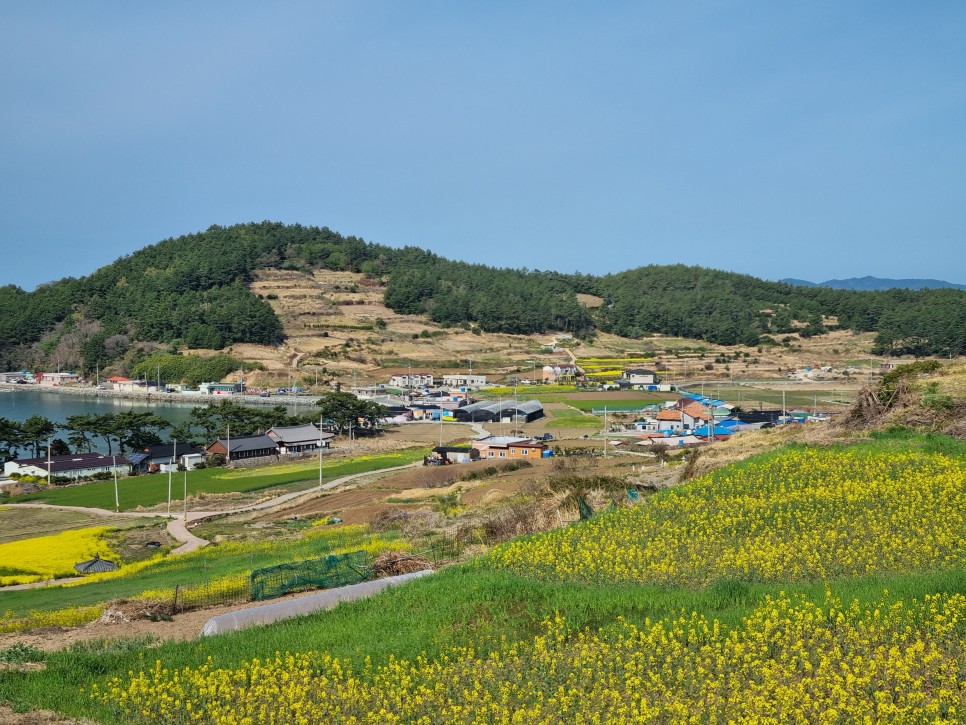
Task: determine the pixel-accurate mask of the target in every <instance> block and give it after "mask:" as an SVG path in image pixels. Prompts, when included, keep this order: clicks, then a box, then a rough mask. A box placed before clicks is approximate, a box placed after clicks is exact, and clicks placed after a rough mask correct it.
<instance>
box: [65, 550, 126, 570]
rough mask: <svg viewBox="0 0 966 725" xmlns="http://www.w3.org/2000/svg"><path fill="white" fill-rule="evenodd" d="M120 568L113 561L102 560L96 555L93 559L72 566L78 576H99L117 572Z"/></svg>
mask: <svg viewBox="0 0 966 725" xmlns="http://www.w3.org/2000/svg"><path fill="white" fill-rule="evenodd" d="M120 568H121V567H119V566H118V565H117V564H115V563H114V562H113V561H108V560H107V559H102V558H101V557H100V555H98V554H95V555H94V558H93V559H88V560H87V561H82V562H80V563H78V564H74V569H75V570H76V571H77V572H78V573H79V574H101V573H103V572H105V571H117V570H118V569H120Z"/></svg>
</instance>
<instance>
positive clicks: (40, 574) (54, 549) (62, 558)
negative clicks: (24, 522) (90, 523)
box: [0, 526, 114, 586]
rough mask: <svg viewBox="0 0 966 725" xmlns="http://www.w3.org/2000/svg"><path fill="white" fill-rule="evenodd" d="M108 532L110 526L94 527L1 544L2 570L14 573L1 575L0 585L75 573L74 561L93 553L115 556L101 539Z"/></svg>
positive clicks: (102, 556)
mask: <svg viewBox="0 0 966 725" xmlns="http://www.w3.org/2000/svg"><path fill="white" fill-rule="evenodd" d="M109 531H113V529H112V528H110V527H107V526H97V527H92V528H87V529H72V530H69V531H62V532H60V533H59V534H51V535H50V536H35V537H33V538H30V539H19V540H17V541H9V542H7V543H5V544H0V562H2V568H3V570H4V571H14V572H16V573H13V574H8V575H5V576H3V577H0V584H2V585H4V586H6V585H8V584H26V583H28V582H32V581H42V580H44V579H56V578H58V577H69V576H77V572H76V571H75V570H74V564H77V563H78V562H81V561H84V560H86V559H92V558H93V557H94V555H95V554H100V556H101V558H104V559H107V558H111V557H112V556H114V552H112V551H111V549H110V547H109V546H108V545H107V543H106V542H105V541H104V534H106V533H107V532H109Z"/></svg>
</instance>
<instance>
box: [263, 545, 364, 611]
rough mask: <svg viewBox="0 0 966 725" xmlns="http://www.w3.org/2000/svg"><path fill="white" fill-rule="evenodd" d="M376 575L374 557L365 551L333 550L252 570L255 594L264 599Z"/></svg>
mask: <svg viewBox="0 0 966 725" xmlns="http://www.w3.org/2000/svg"><path fill="white" fill-rule="evenodd" d="M370 576H372V564H371V558H370V556H369V554H368V553H366V552H365V551H350V552H349V553H347V554H330V555H329V556H323V557H321V558H319V559H304V560H303V561H296V562H292V563H289V564H279V565H278V566H270V567H266V568H264V569H256V570H255V571H253V572H252V573H251V576H250V578H249V579H250V582H251V588H250V589H251V598H252V601H256V602H260V601H263V600H265V599H274V598H275V597H280V596H282V595H283V594H289V593H291V592H299V591H304V590H306V589H334V588H335V587H344V586H347V585H349V584H357V583H358V582H361V581H363V580H365V579H368V578H369V577H370Z"/></svg>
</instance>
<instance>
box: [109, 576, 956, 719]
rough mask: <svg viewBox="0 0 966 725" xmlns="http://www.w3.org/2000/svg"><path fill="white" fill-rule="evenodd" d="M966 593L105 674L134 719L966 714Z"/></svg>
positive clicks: (551, 625) (790, 602)
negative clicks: (412, 652) (363, 655)
mask: <svg viewBox="0 0 966 725" xmlns="http://www.w3.org/2000/svg"><path fill="white" fill-rule="evenodd" d="M964 622H966V598H964V597H963V596H962V595H959V594H956V595H952V596H940V595H934V596H930V597H928V598H927V599H926V600H925V601H922V602H915V601H914V602H912V603H911V604H909V605H906V604H903V603H901V602H890V601H888V600H883V601H882V602H879V603H878V604H875V605H873V606H868V607H861V606H860V605H859V604H858V603H857V602H853V603H852V604H851V605H849V606H845V605H843V603H842V602H841V601H839V600H837V599H835V598H834V597H832V596H830V595H826V600H825V602H824V603H822V604H816V603H813V602H810V601H807V600H804V599H792V598H790V597H787V596H785V595H781V596H779V597H777V598H768V599H766V600H765V601H764V602H763V603H762V604H761V605H760V606H759V607H758V608H757V609H756V610H755V611H754V612H752V613H751V614H750V615H749V616H748V617H747V618H746V619H745V620H744V621H743V622H742V623H741V625H740V626H738V627H737V628H735V629H734V630H731V631H729V630H728V628H727V627H725V626H724V625H722V624H721V623H720V622H718V621H717V620H710V621H709V620H708V619H706V618H705V617H703V616H701V615H698V614H694V613H692V614H681V615H680V616H678V617H675V618H670V619H667V620H661V621H657V622H652V621H650V620H648V621H646V622H645V623H644V624H643V625H642V626H635V625H633V624H631V623H628V622H626V621H623V620H619V621H617V622H616V623H615V624H613V625H611V626H608V627H606V628H604V629H601V630H599V631H590V630H585V631H582V632H576V633H570V632H568V630H567V627H566V623H565V622H564V621H563V620H562V619H561V618H559V617H556V618H554V619H553V620H549V621H547V622H545V631H544V633H543V634H541V635H540V636H538V637H535V638H534V639H533V640H532V641H528V642H521V643H510V642H506V641H504V642H503V643H502V644H501V645H500V646H499V647H498V648H497V649H496V651H494V652H491V653H489V654H486V655H482V654H478V653H476V652H474V651H473V650H471V649H454V650H451V651H449V652H447V653H444V654H442V655H440V656H438V657H437V658H435V659H430V658H427V657H425V656H421V657H418V658H416V660H415V661H412V662H409V661H400V660H394V659H393V660H390V661H389V662H388V663H387V664H385V665H382V666H378V667H377V666H374V665H373V664H372V663H370V662H368V661H367V663H366V665H365V666H364V667H363V668H362V670H361V671H360V672H358V673H356V672H354V671H353V669H352V667H351V665H350V664H349V663H348V662H346V661H342V660H339V659H337V658H333V657H331V656H329V655H326V654H320V653H306V654H289V653H285V654H280V653H276V654H275V656H274V657H273V658H269V659H267V660H265V661H262V660H259V659H255V660H252V661H251V662H248V663H247V664H245V665H243V666H242V667H240V668H238V669H219V668H215V667H213V665H212V663H211V661H210V660H209V661H208V663H207V664H204V665H202V666H200V667H198V668H191V667H186V668H183V669H178V670H169V669H167V668H165V667H164V666H163V664H162V663H161V662H160V661H159V662H157V663H156V664H155V666H154V667H153V668H152V669H150V670H149V671H147V672H140V673H138V674H134V673H130V675H129V677H128V678H126V679H123V680H122V679H119V678H115V679H114V680H112V681H110V682H108V683H106V684H105V685H104V686H103V687H98V686H95V687H94V688H92V692H91V697H92V698H93V699H95V700H98V701H101V702H103V703H106V704H109V705H111V706H113V707H115V708H117V711H118V714H119V716H120V717H121V719H123V720H124V721H126V722H165V723H178V722H185V723H188V722H191V723H209V724H211V725H255V723H293V724H296V725H309V724H311V723H323V722H340V723H357V724H361V723H380V725H382V724H387V723H388V724H391V723H401V722H406V723H423V724H426V725H428V724H429V723H440V722H446V723H449V722H457V723H467V724H476V723H481V724H482V723H501V724H503V723H505V724H507V725H510V724H512V723H527V724H528V725H529V724H540V723H546V724H548V725H549V724H550V723H561V722H567V723H601V724H604V723H634V722H640V723H648V722H681V723H691V722H694V723H707V722H748V723H840V722H869V723H871V722H923V721H933V722H961V721H963V716H964V714H966V671H964V670H963V669H962V667H961V664H960V663H961V661H962V659H963V656H964V647H963V638H962V629H963V624H964Z"/></svg>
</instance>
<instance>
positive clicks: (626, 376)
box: [621, 368, 661, 385]
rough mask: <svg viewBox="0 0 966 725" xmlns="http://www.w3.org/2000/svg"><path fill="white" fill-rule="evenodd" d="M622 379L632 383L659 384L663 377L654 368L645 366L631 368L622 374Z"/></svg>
mask: <svg viewBox="0 0 966 725" xmlns="http://www.w3.org/2000/svg"><path fill="white" fill-rule="evenodd" d="M621 379H622V380H626V381H627V383H628V384H630V385H657V384H658V383H659V382H661V379H660V378H659V377H658V376H657V373H656V372H654V371H653V370H646V369H644V368H630V369H628V370H625V371H624V372H623V373H622V374H621Z"/></svg>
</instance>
